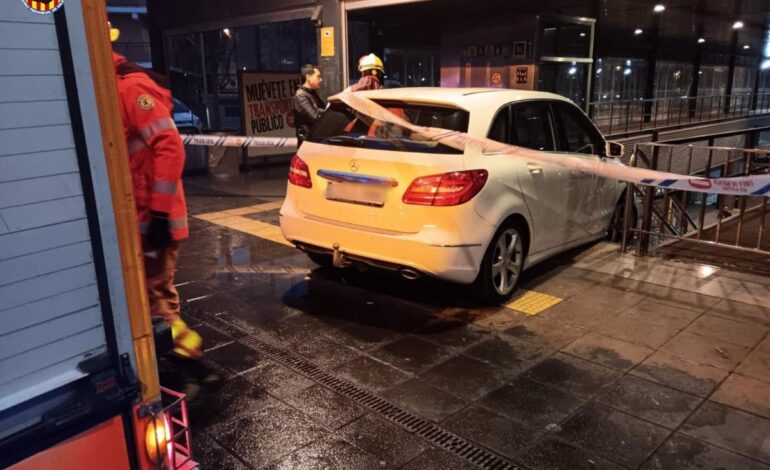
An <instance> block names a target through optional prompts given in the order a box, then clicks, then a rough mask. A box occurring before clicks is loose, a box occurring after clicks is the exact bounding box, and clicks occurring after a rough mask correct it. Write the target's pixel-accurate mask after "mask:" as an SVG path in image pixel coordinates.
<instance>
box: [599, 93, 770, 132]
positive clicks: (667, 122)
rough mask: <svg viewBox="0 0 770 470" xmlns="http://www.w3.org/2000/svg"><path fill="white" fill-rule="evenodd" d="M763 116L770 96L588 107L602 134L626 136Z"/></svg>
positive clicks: (674, 99) (676, 99) (769, 110)
mask: <svg viewBox="0 0 770 470" xmlns="http://www.w3.org/2000/svg"><path fill="white" fill-rule="evenodd" d="M762 113H770V93H733V94H729V95H726V94H725V95H703V96H694V97H691V96H675V97H663V98H651V99H638V100H619V101H615V100H612V101H607V102H601V101H599V102H593V103H589V105H588V115H589V116H590V117H591V119H593V121H594V123H595V124H596V125H597V127H599V129H600V130H601V131H602V132H604V133H605V134H627V133H629V132H635V131H642V130H645V129H655V128H660V127H669V126H678V125H682V124H692V123H700V122H709V121H718V120H722V119H736V118H742V117H748V116H753V115H756V114H762Z"/></svg>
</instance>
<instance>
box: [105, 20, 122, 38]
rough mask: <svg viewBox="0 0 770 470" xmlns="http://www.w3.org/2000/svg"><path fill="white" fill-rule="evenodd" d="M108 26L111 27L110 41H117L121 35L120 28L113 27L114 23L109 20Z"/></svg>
mask: <svg viewBox="0 0 770 470" xmlns="http://www.w3.org/2000/svg"><path fill="white" fill-rule="evenodd" d="M107 27H108V28H110V41H112V42H115V41H117V40H118V38H119V37H120V30H119V29H118V28H113V27H112V23H110V22H109V21H108V22H107Z"/></svg>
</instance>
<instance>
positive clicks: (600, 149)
mask: <svg viewBox="0 0 770 470" xmlns="http://www.w3.org/2000/svg"><path fill="white" fill-rule="evenodd" d="M554 108H555V112H556V115H557V116H558V120H557V122H558V124H559V150H560V151H562V152H569V153H585V154H589V155H601V156H604V139H603V138H602V136H601V134H599V132H598V131H597V130H596V128H595V127H594V126H593V125H591V123H590V122H589V121H588V117H587V116H586V115H585V114H583V113H582V112H581V111H580V110H579V109H578V108H576V107H575V106H573V105H571V104H569V103H561V102H556V103H554Z"/></svg>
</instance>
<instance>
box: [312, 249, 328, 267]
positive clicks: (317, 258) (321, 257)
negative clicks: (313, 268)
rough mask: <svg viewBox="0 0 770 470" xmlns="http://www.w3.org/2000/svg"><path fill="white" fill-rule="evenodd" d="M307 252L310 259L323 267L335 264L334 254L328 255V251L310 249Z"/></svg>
mask: <svg viewBox="0 0 770 470" xmlns="http://www.w3.org/2000/svg"><path fill="white" fill-rule="evenodd" d="M306 254H307V257H308V258H310V261H312V262H314V263H315V264H317V265H318V266H321V267H322V268H331V267H332V266H334V263H333V262H332V255H328V254H326V253H318V252H315V251H308V252H306Z"/></svg>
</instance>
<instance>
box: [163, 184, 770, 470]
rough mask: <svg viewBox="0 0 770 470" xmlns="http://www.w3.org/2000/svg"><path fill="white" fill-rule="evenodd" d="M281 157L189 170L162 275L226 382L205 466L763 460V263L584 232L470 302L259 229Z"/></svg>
mask: <svg viewBox="0 0 770 470" xmlns="http://www.w3.org/2000/svg"><path fill="white" fill-rule="evenodd" d="M280 174H281V172H280V171H276V172H271V171H266V172H264V173H263V174H256V175H251V176H250V177H240V178H239V179H238V181H234V182H233V181H229V182H228V181H211V182H207V180H206V178H204V177H196V178H195V179H193V180H191V181H189V182H187V185H188V188H189V190H188V204H189V207H190V211H191V214H192V217H191V234H192V236H191V238H190V240H188V241H187V242H185V243H184V244H183V245H182V248H181V258H180V261H179V265H178V271H177V275H176V276H177V277H176V281H177V283H178V288H179V291H180V294H181V296H182V298H183V300H184V302H183V307H182V308H183V313H184V316H185V318H186V319H187V321H188V323H190V325H191V326H194V327H196V328H197V329H198V331H200V333H201V334H202V335H203V336H204V338H205V341H206V359H205V360H206V361H207V363H208V364H209V365H211V367H213V368H215V369H217V370H218V371H220V373H221V374H222V375H223V377H224V378H225V380H224V382H223V383H222V384H221V385H220V386H219V387H218V388H216V389H215V390H209V391H207V392H206V393H205V394H204V395H202V396H201V397H199V399H198V400H196V402H195V403H193V405H192V406H191V420H192V426H193V429H194V431H193V443H194V447H195V455H196V457H197V459H198V460H199V461H200V463H201V465H202V468H204V469H229V468H234V469H237V468H255V469H256V468H269V469H316V468H324V469H326V468H328V469H345V468H349V469H374V468H404V469H434V468H435V469H453V468H456V469H466V468H531V469H553V468H564V469H581V468H606V469H617V468H644V469H672V468H710V469H717V468H728V469H768V470H770V336H768V331H769V330H770V278H768V277H765V276H760V275H754V274H749V273H741V272H736V271H731V270H728V269H724V268H718V267H712V266H706V265H701V264H696V263H681V262H674V261H671V260H660V259H657V260H656V259H651V258H636V257H634V256H632V255H621V254H620V253H618V249H617V246H615V245H611V244H605V243H599V244H595V245H590V246H586V247H583V248H581V249H578V250H574V251H572V252H569V253H567V254H564V255H562V256H559V257H558V258H556V259H554V260H551V261H549V262H547V263H545V264H543V265H540V266H537V267H535V268H533V269H532V270H530V271H528V272H527V273H526V274H525V276H524V278H523V279H522V284H521V286H520V287H521V288H522V289H524V291H523V292H522V296H520V297H519V298H518V299H519V300H518V301H517V300H516V299H514V302H512V303H511V304H509V305H507V306H498V307H485V306H480V305H478V304H475V303H474V302H473V301H472V300H469V299H470V297H469V295H468V293H467V291H465V290H464V289H462V288H458V287H457V286H452V285H447V284H443V283H440V282H437V281H433V280H429V279H420V280H417V281H407V280H404V279H401V278H400V277H397V276H394V275H392V274H387V273H379V272H372V271H367V272H359V271H357V270H352V269H351V270H345V271H335V270H324V269H319V268H317V267H316V266H315V265H314V264H313V263H312V262H310V261H309V260H308V259H307V257H306V256H305V255H303V254H302V253H300V252H298V251H297V250H295V249H294V248H292V247H290V246H286V245H285V244H283V243H282V242H281V240H280V238H279V237H278V236H276V233H278V234H279V232H277V230H278V229H277V227H276V224H277V213H278V207H279V202H280V198H281V195H282V186H283V184H285V183H283V182H282V180H281V178H280V176H278V175H280ZM225 211H226V212H225ZM553 299H556V300H553ZM524 300H527V301H530V300H532V302H534V303H532V302H530V303H526V302H524ZM541 301H542V302H541ZM538 302H540V303H538ZM554 303H555V304H554ZM531 305H535V307H534V308H533V307H531ZM537 305H541V307H537ZM549 305H550V306H549ZM517 308H519V309H521V310H517ZM533 312H534V313H533Z"/></svg>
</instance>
